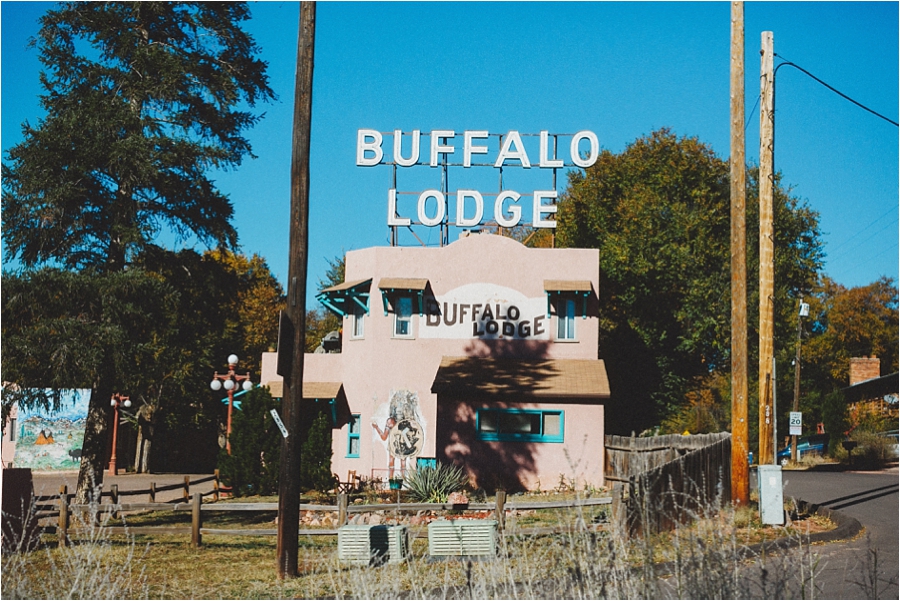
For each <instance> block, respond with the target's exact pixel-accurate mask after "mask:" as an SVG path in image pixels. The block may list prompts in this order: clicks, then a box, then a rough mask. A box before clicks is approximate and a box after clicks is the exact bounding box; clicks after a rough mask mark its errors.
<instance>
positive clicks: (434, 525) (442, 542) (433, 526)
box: [428, 520, 497, 555]
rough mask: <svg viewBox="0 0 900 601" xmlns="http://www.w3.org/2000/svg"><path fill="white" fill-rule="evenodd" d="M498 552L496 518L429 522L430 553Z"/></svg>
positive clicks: (493, 553) (485, 553)
mask: <svg viewBox="0 0 900 601" xmlns="http://www.w3.org/2000/svg"><path fill="white" fill-rule="evenodd" d="M496 553H497V521H496V520H435V521H434V522H431V523H430V524H428V554H429V555H496Z"/></svg>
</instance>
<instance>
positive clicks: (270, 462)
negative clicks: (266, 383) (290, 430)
mask: <svg viewBox="0 0 900 601" xmlns="http://www.w3.org/2000/svg"><path fill="white" fill-rule="evenodd" d="M240 401H241V406H240V410H236V411H235V412H234V417H233V422H232V428H231V455H228V454H227V453H226V452H225V451H224V450H223V451H222V452H221V454H220V455H219V473H220V475H221V477H222V479H223V480H224V482H225V484H226V485H227V486H231V487H232V490H233V492H234V494H235V495H236V496H247V495H269V494H272V493H274V492H276V491H277V490H278V471H279V469H280V465H281V431H280V430H279V428H278V426H277V425H276V424H275V419H274V418H273V417H272V414H271V413H270V412H271V410H272V409H276V410H277V409H279V408H280V407H279V406H280V403H277V402H276V401H275V400H274V399H272V395H271V394H269V391H268V389H267V388H254V389H253V390H251V391H250V392H248V393H247V394H244V395H242V396H241V398H240Z"/></svg>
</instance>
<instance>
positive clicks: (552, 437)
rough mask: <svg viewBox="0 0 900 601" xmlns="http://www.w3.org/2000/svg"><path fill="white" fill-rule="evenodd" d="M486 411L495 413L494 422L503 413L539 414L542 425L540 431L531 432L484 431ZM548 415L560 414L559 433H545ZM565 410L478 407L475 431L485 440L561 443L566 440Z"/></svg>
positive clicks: (539, 421)
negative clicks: (483, 421) (483, 419)
mask: <svg viewBox="0 0 900 601" xmlns="http://www.w3.org/2000/svg"><path fill="white" fill-rule="evenodd" d="M486 413H494V414H495V418H494V423H500V419H501V417H502V416H503V415H538V416H539V419H538V424H539V425H540V426H539V427H540V430H541V431H540V432H530V433H522V432H482V430H481V428H482V418H483V416H484V415H485V414H486ZM547 415H558V416H559V433H558V434H545V433H544V423H545V419H544V417H545V416H547ZM565 425H566V418H565V411H562V410H561V409H505V408H504V409H497V408H493V407H483V408H481V409H478V411H477V413H476V416H475V432H476V433H477V435H478V438H479V440H485V441H497V442H547V443H561V442H565V437H566V436H565Z"/></svg>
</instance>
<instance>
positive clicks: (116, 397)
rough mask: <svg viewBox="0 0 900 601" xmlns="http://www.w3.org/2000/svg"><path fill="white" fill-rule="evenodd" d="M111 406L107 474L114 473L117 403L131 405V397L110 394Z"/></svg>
mask: <svg viewBox="0 0 900 601" xmlns="http://www.w3.org/2000/svg"><path fill="white" fill-rule="evenodd" d="M109 404H110V406H111V407H112V408H113V430H112V452H111V454H110V457H109V475H110V476H115V475H116V471H117V470H116V441H117V438H118V436H119V405H122V406H123V407H126V408H128V407H131V399H129V398H128V397H127V396H123V395H121V394H119V393H116V394H114V395H112V399H110V401H109Z"/></svg>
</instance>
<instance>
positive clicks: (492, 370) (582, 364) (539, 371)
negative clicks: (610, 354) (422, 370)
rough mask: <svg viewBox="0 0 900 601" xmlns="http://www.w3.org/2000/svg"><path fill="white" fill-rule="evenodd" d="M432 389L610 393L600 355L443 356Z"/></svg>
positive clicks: (533, 394)
mask: <svg viewBox="0 0 900 601" xmlns="http://www.w3.org/2000/svg"><path fill="white" fill-rule="evenodd" d="M431 391H432V392H434V393H437V394H452V395H464V394H477V395H507V394H514V395H518V396H529V397H543V398H548V397H566V398H591V399H604V398H608V397H609V380H608V379H607V377H606V365H605V364H604V363H603V361H602V360H600V359H491V358H481V357H444V358H443V359H442V360H441V366H440V367H439V368H438V371H437V375H435V378H434V383H433V384H432V385H431Z"/></svg>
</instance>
